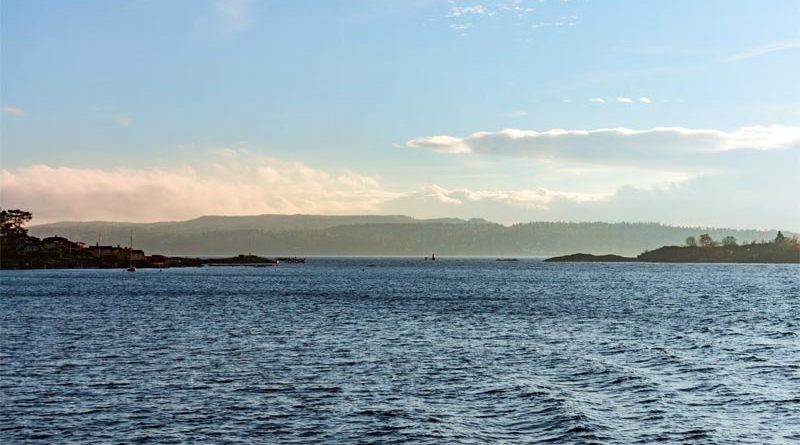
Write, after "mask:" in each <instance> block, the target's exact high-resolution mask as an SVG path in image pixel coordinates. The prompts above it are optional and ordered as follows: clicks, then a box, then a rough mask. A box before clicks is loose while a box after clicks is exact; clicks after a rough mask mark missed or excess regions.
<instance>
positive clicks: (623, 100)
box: [617, 96, 633, 104]
mask: <svg viewBox="0 0 800 445" xmlns="http://www.w3.org/2000/svg"><path fill="white" fill-rule="evenodd" d="M617 102H619V103H622V104H632V103H633V99H631V98H630V97H624V96H622V97H618V98H617Z"/></svg>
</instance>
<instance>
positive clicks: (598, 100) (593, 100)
mask: <svg viewBox="0 0 800 445" xmlns="http://www.w3.org/2000/svg"><path fill="white" fill-rule="evenodd" d="M589 102H591V103H593V104H604V103H606V100H605V99H603V98H600V97H593V98H591V99H589Z"/></svg>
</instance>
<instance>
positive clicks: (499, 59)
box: [0, 0, 800, 232]
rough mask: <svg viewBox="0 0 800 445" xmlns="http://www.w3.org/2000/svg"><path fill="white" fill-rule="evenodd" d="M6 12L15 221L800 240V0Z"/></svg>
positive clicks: (0, 121) (228, 4)
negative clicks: (429, 222)
mask: <svg viewBox="0 0 800 445" xmlns="http://www.w3.org/2000/svg"><path fill="white" fill-rule="evenodd" d="M312 5H313V7H309V4H307V3H302V2H273V1H249V0H218V1H217V0H214V1H212V0H209V1H189V0H176V1H171V2H158V1H140V2H124V3H122V2H120V3H108V2H103V1H99V0H91V1H85V2H44V1H20V0H4V1H3V2H2V5H1V6H0V12H2V13H1V14H0V25H2V26H0V42H2V43H1V45H2V51H0V63H1V64H2V79H0V107H2V108H1V110H2V113H0V148H1V150H0V156H1V157H0V164H1V165H0V205H2V207H4V208H6V207H10V208H23V209H27V210H30V211H32V212H33V214H34V221H33V224H43V223H48V222H55V221H72V220H80V221H94V220H107V221H130V222H154V221H168V220H186V219H191V218H196V217H199V216H203V215H259V214H327V215H353V214H392V215H408V216H411V217H415V218H439V217H458V218H485V219H487V220H490V221H495V222H499V223H503V224H510V223H515V222H528V221H608V222H616V221H631V222H642V221H656V222H661V223H664V224H669V225H678V226H704V227H730V228H738V229H784V230H792V231H795V232H797V231H800V204H798V203H800V200H798V197H797V190H800V176H799V175H798V174H797V172H798V171H800V88H798V87H797V81H796V78H797V75H798V73H800V29H798V27H797V19H798V17H800V2H798V1H788V0H787V1H770V2H737V3H736V5H733V4H731V3H730V2H724V1H709V2H702V3H698V2H691V1H675V2H668V3H667V2H664V3H651V2H648V3H642V2H637V1H619V2H613V3H611V2H609V3H601V2H589V1H582V0H572V1H563V0H559V1H554V0H535V1H534V0H501V1H470V2H464V1H453V0H415V1H409V2H395V1H389V0H379V1H374V2H353V1H334V2H326V3H321V2H320V3H313V4H312Z"/></svg>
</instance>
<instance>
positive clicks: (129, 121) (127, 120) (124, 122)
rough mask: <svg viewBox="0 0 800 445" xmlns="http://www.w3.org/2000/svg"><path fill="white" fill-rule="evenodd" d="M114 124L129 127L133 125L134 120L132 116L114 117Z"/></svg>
mask: <svg viewBox="0 0 800 445" xmlns="http://www.w3.org/2000/svg"><path fill="white" fill-rule="evenodd" d="M114 122H116V123H118V124H120V125H122V126H123V127H129V126H130V125H131V124H132V123H133V119H132V118H131V117H130V116H114Z"/></svg>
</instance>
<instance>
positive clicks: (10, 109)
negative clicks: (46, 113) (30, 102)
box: [0, 106, 25, 117]
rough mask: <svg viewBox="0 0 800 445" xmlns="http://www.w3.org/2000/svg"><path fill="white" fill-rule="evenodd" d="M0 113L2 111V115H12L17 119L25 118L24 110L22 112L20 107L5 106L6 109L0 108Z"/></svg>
mask: <svg viewBox="0 0 800 445" xmlns="http://www.w3.org/2000/svg"><path fill="white" fill-rule="evenodd" d="M0 111H2V112H3V113H6V114H13V115H14V116H18V117H22V116H25V110H23V109H22V108H20V107H10V106H6V107H2V108H0Z"/></svg>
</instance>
